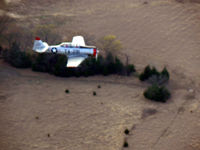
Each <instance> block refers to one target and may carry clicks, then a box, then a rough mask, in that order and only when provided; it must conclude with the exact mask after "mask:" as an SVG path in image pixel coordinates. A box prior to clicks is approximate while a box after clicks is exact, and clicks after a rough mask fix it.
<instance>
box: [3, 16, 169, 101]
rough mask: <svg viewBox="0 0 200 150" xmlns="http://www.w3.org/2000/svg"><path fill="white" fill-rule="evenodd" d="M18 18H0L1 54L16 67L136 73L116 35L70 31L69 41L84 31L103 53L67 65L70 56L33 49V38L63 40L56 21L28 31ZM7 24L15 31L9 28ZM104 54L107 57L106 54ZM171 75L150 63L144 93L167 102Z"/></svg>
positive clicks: (66, 72)
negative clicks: (147, 85)
mask: <svg viewBox="0 0 200 150" xmlns="http://www.w3.org/2000/svg"><path fill="white" fill-rule="evenodd" d="M14 22H15V20H13V19H11V18H9V17H8V16H1V17H0V39H1V42H0V44H3V47H4V48H2V47H0V54H2V56H3V58H4V60H5V61H6V62H8V63H10V64H11V65H12V66H14V67H18V68H32V70H33V71H40V72H48V73H50V74H54V75H56V76H62V77H70V76H76V77H79V76H85V77H87V76H92V75H110V74H119V75H127V76H129V75H130V74H131V73H133V72H135V67H134V65H132V64H129V63H128V56H126V55H125V54H123V55H124V56H126V64H123V63H122V62H121V61H120V59H119V58H118V57H117V54H120V53H121V52H120V50H121V49H123V47H122V44H121V42H120V41H119V40H117V38H116V36H114V35H107V36H105V37H103V38H100V39H99V40H94V39H95V38H94V37H92V36H89V35H88V34H86V33H84V32H80V33H79V32H78V33H77V32H72V31H71V32H67V33H68V35H67V37H65V39H66V40H71V37H72V36H73V35H77V34H82V35H84V37H85V38H86V41H87V42H89V43H88V44H91V45H93V44H94V45H97V47H98V48H100V49H101V52H102V53H103V55H102V56H99V57H98V58H97V60H95V58H88V59H86V60H85V61H84V62H83V63H82V64H81V67H78V68H66V63H67V57H66V56H63V55H57V54H56V55H54V54H36V53H33V52H32V51H31V48H32V44H33V37H34V36H35V35H37V36H40V37H41V38H42V39H43V40H44V41H46V42H49V43H52V44H58V42H60V41H61V39H62V38H61V37H60V36H59V32H58V29H57V28H56V26H55V25H53V24H48V25H40V26H36V27H34V28H33V29H32V30H31V31H29V32H25V31H27V30H23V29H22V28H21V27H19V26H16V24H15V23H14ZM8 27H9V28H10V29H12V30H8ZM103 56H104V57H103ZM169 78H170V75H169V72H168V71H167V69H166V68H164V69H163V70H162V71H161V72H159V71H157V69H156V68H155V67H150V66H149V65H148V66H146V67H145V69H144V71H143V72H142V73H141V74H140V75H139V79H140V80H141V81H147V82H149V83H150V84H151V86H150V87H148V88H147V89H146V90H145V91H144V96H145V97H146V98H148V99H151V100H155V101H160V102H166V101H167V99H169V98H170V92H169V91H168V89H167V88H166V87H165V86H164V84H165V83H167V82H168V80H169Z"/></svg>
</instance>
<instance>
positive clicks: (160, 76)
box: [139, 65, 169, 85]
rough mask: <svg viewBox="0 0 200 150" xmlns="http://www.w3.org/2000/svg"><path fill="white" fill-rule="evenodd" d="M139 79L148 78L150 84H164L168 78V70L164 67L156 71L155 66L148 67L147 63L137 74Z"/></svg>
mask: <svg viewBox="0 0 200 150" xmlns="http://www.w3.org/2000/svg"><path fill="white" fill-rule="evenodd" d="M139 79H140V80H141V81H146V80H148V81H149V82H150V83H151V84H158V85H161V84H164V83H166V82H167V81H168V80H169V72H168V71H167V69H166V67H165V68H164V69H163V70H162V71H161V72H158V71H157V69H156V68H155V67H152V68H151V67H150V66H149V65H148V66H146V67H145V69H144V71H143V72H142V73H141V74H140V75H139Z"/></svg>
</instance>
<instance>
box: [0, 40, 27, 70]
mask: <svg viewBox="0 0 200 150" xmlns="http://www.w3.org/2000/svg"><path fill="white" fill-rule="evenodd" d="M19 45H20V44H18V43H16V42H13V43H12V45H11V47H10V48H9V49H6V50H3V58H4V60H5V61H6V62H8V63H9V64H11V65H12V66H14V67H17V68H28V67H30V66H31V59H30V56H29V55H28V54H26V53H25V52H22V51H21V50H20V47H19Z"/></svg>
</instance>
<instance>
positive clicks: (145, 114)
mask: <svg viewBox="0 0 200 150" xmlns="http://www.w3.org/2000/svg"><path fill="white" fill-rule="evenodd" d="M157 112H158V111H157V110H156V109H154V108H145V109H144V110H143V111H142V116H141V118H142V119H145V118H147V117H149V116H152V115H154V114H156V113H157Z"/></svg>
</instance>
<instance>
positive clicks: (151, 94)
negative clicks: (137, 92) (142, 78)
mask: <svg viewBox="0 0 200 150" xmlns="http://www.w3.org/2000/svg"><path fill="white" fill-rule="evenodd" d="M170 95H171V94H170V92H169V91H168V89H167V88H165V87H163V86H162V87H159V86H158V85H155V84H154V85H152V86H150V87H149V88H148V89H147V90H145V92H144V96H145V97H146V98H147V99H150V100H154V101H159V102H166V101H167V100H168V99H169V98H170Z"/></svg>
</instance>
